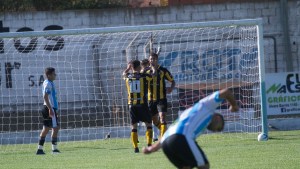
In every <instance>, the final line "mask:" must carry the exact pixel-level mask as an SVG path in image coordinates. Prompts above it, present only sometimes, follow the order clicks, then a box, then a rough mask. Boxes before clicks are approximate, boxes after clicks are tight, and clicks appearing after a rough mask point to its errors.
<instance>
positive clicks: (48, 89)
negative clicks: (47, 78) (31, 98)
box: [43, 82, 52, 95]
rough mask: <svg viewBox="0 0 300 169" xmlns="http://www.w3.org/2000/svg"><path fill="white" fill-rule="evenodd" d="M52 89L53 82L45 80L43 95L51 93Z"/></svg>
mask: <svg viewBox="0 0 300 169" xmlns="http://www.w3.org/2000/svg"><path fill="white" fill-rule="evenodd" d="M51 91H52V87H51V84H50V83H49V82H44V84H43V95H44V94H46V93H47V94H51Z"/></svg>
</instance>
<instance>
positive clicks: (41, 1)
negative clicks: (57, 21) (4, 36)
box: [0, 0, 129, 12]
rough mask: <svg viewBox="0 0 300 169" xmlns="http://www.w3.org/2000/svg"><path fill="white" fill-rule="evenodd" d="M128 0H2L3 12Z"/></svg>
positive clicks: (108, 5)
mask: <svg viewBox="0 0 300 169" xmlns="http://www.w3.org/2000/svg"><path fill="white" fill-rule="evenodd" d="M127 6H129V5H128V0H0V11H1V12H13V11H52V10H69V9H100V8H115V7H127Z"/></svg>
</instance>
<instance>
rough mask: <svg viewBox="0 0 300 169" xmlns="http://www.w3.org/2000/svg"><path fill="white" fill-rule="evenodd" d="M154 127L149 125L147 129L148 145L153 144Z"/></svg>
mask: <svg viewBox="0 0 300 169" xmlns="http://www.w3.org/2000/svg"><path fill="white" fill-rule="evenodd" d="M152 134H153V131H152V127H147V131H146V140H147V144H148V146H149V145H151V144H152V137H153V136H152Z"/></svg>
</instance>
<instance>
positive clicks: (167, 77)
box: [165, 69, 174, 82]
mask: <svg viewBox="0 0 300 169" xmlns="http://www.w3.org/2000/svg"><path fill="white" fill-rule="evenodd" d="M165 78H166V79H167V80H168V81H169V82H173V81H174V78H173V76H172V74H171V73H170V72H169V70H168V69H165Z"/></svg>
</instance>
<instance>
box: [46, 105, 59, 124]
mask: <svg viewBox="0 0 300 169" xmlns="http://www.w3.org/2000/svg"><path fill="white" fill-rule="evenodd" d="M53 110H54V114H55V117H56V125H57V126H58V125H59V122H58V117H57V113H56V111H57V110H56V109H53ZM42 115H43V118H44V122H43V125H44V126H45V127H49V128H53V122H52V118H51V117H50V116H49V109H48V107H47V106H45V105H44V107H43V109H42Z"/></svg>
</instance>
